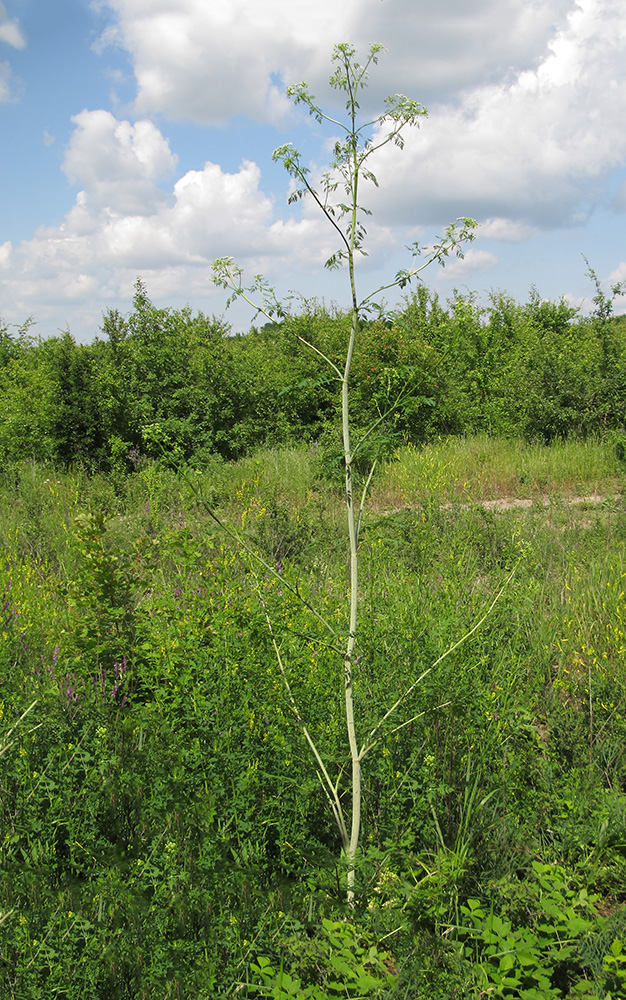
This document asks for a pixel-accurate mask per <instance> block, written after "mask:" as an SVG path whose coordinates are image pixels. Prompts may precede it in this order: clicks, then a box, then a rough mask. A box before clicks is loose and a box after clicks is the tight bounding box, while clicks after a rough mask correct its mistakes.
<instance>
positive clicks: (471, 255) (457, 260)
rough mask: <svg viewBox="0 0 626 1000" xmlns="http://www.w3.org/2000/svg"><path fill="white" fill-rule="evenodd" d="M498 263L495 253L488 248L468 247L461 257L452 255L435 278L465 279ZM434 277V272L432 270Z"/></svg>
mask: <svg viewBox="0 0 626 1000" xmlns="http://www.w3.org/2000/svg"><path fill="white" fill-rule="evenodd" d="M497 263H498V258H497V257H496V255H495V254H493V253H490V252H489V251H488V250H479V249H478V248H477V247H470V249H469V250H467V251H466V253H465V256H463V257H452V258H450V259H449V260H448V261H447V262H446V266H445V268H442V269H441V270H440V271H439V273H438V274H437V278H438V279H439V280H440V281H441V280H447V281H465V280H467V279H468V278H469V277H470V276H471V275H476V274H485V272H487V271H490V270H491V268H492V267H495V265H496V264H497ZM433 277H434V272H433Z"/></svg>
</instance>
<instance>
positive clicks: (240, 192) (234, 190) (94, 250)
mask: <svg viewBox="0 0 626 1000" xmlns="http://www.w3.org/2000/svg"><path fill="white" fill-rule="evenodd" d="M73 120H74V124H75V130H74V134H73V136H72V139H71V141H70V143H69V146H68V149H67V153H66V157H65V161H64V164H63V169H64V171H65V173H66V174H67V176H68V177H69V178H70V179H71V180H72V181H73V182H74V183H76V184H79V185H80V186H81V190H80V191H79V192H78V194H77V195H76V200H75V203H74V205H73V207H72V208H71V209H70V211H69V212H68V213H67V215H66V217H65V219H64V221H63V222H62V224H61V225H59V226H41V227H39V229H37V231H36V232H35V234H34V236H33V237H32V239H29V240H24V241H22V242H21V243H20V244H19V245H17V246H15V247H12V246H11V244H10V243H6V244H4V246H3V247H0V267H3V283H4V287H5V290H6V291H7V293H8V294H7V296H6V297H7V299H10V301H11V303H12V307H11V315H13V314H17V315H19V314H20V313H24V312H31V311H32V303H33V302H36V303H42V304H44V305H43V311H44V313H45V312H46V311H47V310H49V309H50V308H51V307H54V305H55V304H59V303H72V302H76V301H87V300H88V298H89V297H90V296H91V297H92V298H96V296H97V297H98V299H99V303H100V306H101V305H102V304H103V303H106V301H107V299H111V298H118V297H121V296H124V295H128V294H129V290H130V289H132V282H133V281H134V279H135V277H136V275H137V274H138V273H142V274H147V273H149V274H150V275H151V276H152V278H153V279H154V280H155V283H158V286H159V292H160V294H165V293H166V292H167V290H168V289H170V290H172V289H175V290H176V292H177V293H178V295H180V293H181V289H185V290H186V293H187V294H191V293H192V292H193V291H194V290H196V291H198V289H200V288H201V289H202V291H203V293H204V295H206V293H207V289H209V290H212V285H211V281H210V264H211V262H212V260H213V259H214V258H215V257H217V256H233V257H236V258H237V260H238V261H239V262H241V263H243V264H244V265H246V266H247V267H248V269H249V271H250V272H251V273H255V272H256V271H260V270H265V269H266V268H267V267H270V268H271V267H272V266H275V267H277V268H278V269H279V270H280V271H281V272H282V273H284V274H286V273H288V272H289V270H290V268H291V267H293V266H296V265H297V264H298V262H300V263H302V262H305V263H308V264H310V263H311V261H312V260H316V261H317V262H318V263H319V262H323V259H325V257H324V256H323V255H324V254H325V255H326V256H328V255H329V254H330V252H331V251H332V250H333V249H335V247H334V245H331V246H330V247H329V246H328V245H327V241H328V234H327V232H326V229H325V227H324V224H323V220H321V219H318V218H316V217H315V215H314V213H312V212H309V211H308V210H305V211H304V213H303V214H302V217H301V218H300V219H299V220H294V219H291V220H289V221H287V222H284V221H283V220H282V219H280V218H278V217H277V213H276V211H275V206H274V203H273V201H272V199H271V198H270V197H268V196H267V195H266V194H264V193H263V191H262V190H261V172H260V169H259V167H258V166H257V165H256V163H253V162H251V161H247V160H246V161H244V162H243V163H242V164H241V166H240V167H239V169H238V170H237V171H236V172H232V173H229V172H226V171H224V170H222V168H221V167H220V166H219V165H218V164H215V163H211V162H207V163H205V164H204V166H203V168H202V169H201V170H190V171H187V172H186V173H185V174H184V175H183V176H182V177H180V178H179V179H178V180H176V181H175V183H174V184H173V185H172V186H171V187H170V188H169V190H163V189H162V188H161V187H159V186H158V182H159V180H160V179H161V178H162V177H163V175H164V174H165V175H167V174H171V172H172V170H173V169H174V168H175V165H176V160H175V157H174V156H173V155H172V153H171V151H170V148H169V144H168V142H167V140H166V139H165V137H164V136H163V135H162V133H161V132H160V130H159V129H157V128H156V126H155V125H153V124H152V123H150V122H147V121H139V122H136V123H134V124H133V123H131V122H129V121H119V120H117V119H116V118H114V116H113V115H111V114H110V113H109V112H106V111H102V110H99V111H82V112H80V114H78V115H76V116H75V118H74V119H73ZM92 311H93V310H92ZM93 321H94V325H95V324H97V315H96V316H95V317H94V320H93Z"/></svg>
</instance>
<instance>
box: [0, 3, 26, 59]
mask: <svg viewBox="0 0 626 1000" xmlns="http://www.w3.org/2000/svg"><path fill="white" fill-rule="evenodd" d="M0 42H6V44H7V45H11V46H12V47H13V48H14V49H23V48H25V47H26V39H25V38H24V35H23V34H22V30H21V28H20V24H19V21H18V20H17V18H16V17H12V18H10V17H9V15H8V14H7V11H6V7H5V6H4V4H3V3H0Z"/></svg>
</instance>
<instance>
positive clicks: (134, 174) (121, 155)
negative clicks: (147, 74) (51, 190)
mask: <svg viewBox="0 0 626 1000" xmlns="http://www.w3.org/2000/svg"><path fill="white" fill-rule="evenodd" d="M72 121H73V122H74V124H75V125H76V129H75V131H74V133H73V135H72V138H71V141H70V144H69V147H68V149H67V152H66V155H65V159H64V161H63V170H64V172H65V174H66V175H67V177H68V178H69V180H70V181H72V182H73V183H80V184H82V185H83V186H84V195H83V197H82V199H81V200H80V203H79V204H78V205H77V207H78V208H79V209H81V211H79V212H78V213H77V214H78V215H80V216H84V215H85V212H84V211H83V210H84V209H85V207H86V206H88V209H89V212H90V213H92V217H93V212H94V209H96V208H101V209H103V210H105V211H106V212H109V213H110V212H120V213H124V214H149V213H150V212H151V211H152V210H153V209H154V206H155V205H156V204H158V203H160V202H162V201H163V200H164V199H165V195H164V194H163V192H161V191H160V190H159V188H158V187H157V185H156V182H157V181H158V180H159V179H160V178H162V177H167V176H170V175H171V174H172V172H173V171H174V169H175V167H176V163H177V158H176V156H174V154H173V153H172V152H171V150H170V147H169V143H168V141H167V139H165V138H164V137H163V135H162V134H161V132H160V131H159V129H158V128H157V127H156V125H154V124H153V123H152V122H150V121H145V120H144V121H138V122H136V123H135V124H134V125H131V124H130V122H128V121H119V120H118V119H117V118H115V117H114V116H113V115H112V114H111V113H110V112H108V111H86V110H83V111H81V112H80V114H78V115H74V117H73V118H72Z"/></svg>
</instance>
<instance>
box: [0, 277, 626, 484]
mask: <svg viewBox="0 0 626 1000" xmlns="http://www.w3.org/2000/svg"><path fill="white" fill-rule="evenodd" d="M610 305H611V302H610V301H609V300H607V299H606V298H605V297H601V299H600V301H599V302H596V308H595V311H594V314H593V315H592V316H591V317H588V318H585V317H582V316H581V315H580V314H579V312H578V311H577V310H576V309H574V308H573V307H571V306H570V305H568V304H567V303H566V302H565V301H564V300H560V301H558V302H553V301H545V300H542V299H541V298H540V296H539V295H538V294H537V292H536V291H535V290H532V291H531V293H530V296H529V298H528V301H527V302H526V303H525V304H519V303H517V302H515V301H514V300H513V299H512V298H511V297H509V296H508V295H506V294H502V293H493V294H492V295H491V296H490V299H489V302H488V304H487V305H481V304H479V303H478V302H477V300H476V298H475V297H474V296H472V295H471V294H469V295H468V294H461V293H459V292H455V293H454V295H453V296H452V297H451V299H449V300H448V301H447V302H446V303H445V304H443V303H442V302H441V301H440V299H439V298H438V296H437V295H436V294H435V293H434V292H433V291H431V290H429V289H428V288H427V287H426V286H425V285H420V286H419V287H418V289H417V290H416V291H415V292H414V293H413V294H412V295H410V296H407V298H406V299H405V301H404V303H403V305H402V306H401V307H400V308H399V309H397V310H396V311H394V312H393V313H390V314H387V315H384V314H381V316H380V317H379V318H376V319H372V320H371V321H369V322H368V323H366V324H365V326H364V329H363V331H362V333H361V336H360V340H359V343H358V344H357V348H356V352H355V357H354V367H353V372H352V383H351V411H352V420H353V422H354V426H355V427H356V428H357V429H358V428H359V427H360V428H366V427H369V426H370V425H371V423H372V422H373V421H378V422H379V423H378V430H379V433H378V434H377V435H375V436H374V437H373V439H372V443H371V449H377V450H378V451H380V449H381V448H382V449H383V450H385V449H387V450H389V449H392V448H393V447H395V446H396V445H397V444H399V443H401V442H412V443H420V442H423V441H428V440H431V439H433V438H434V437H437V436H438V435H447V434H473V433H477V432H487V433H490V434H493V435H498V436H505V437H508V436H520V437H523V438H525V439H528V440H533V439H535V440H540V441H545V442H546V443H547V442H549V441H551V440H553V439H555V438H567V437H569V436H572V435H575V436H579V437H584V436H588V435H601V434H605V433H606V432H607V431H617V430H620V429H622V428H623V425H624V414H625V412H626V317H624V316H620V317H616V316H613V315H612V314H611V308H610ZM348 335H349V316H348V315H347V314H345V313H342V312H340V311H337V310H330V309H327V308H325V307H324V306H322V305H320V304H318V303H306V304H305V307H304V308H303V309H302V310H301V311H300V312H297V313H296V312H293V313H291V314H289V315H287V316H286V318H285V319H284V320H283V321H282V322H281V323H280V324H278V325H271V324H268V325H266V326H264V327H261V328H257V327H252V329H251V330H250V331H249V332H248V333H247V334H241V335H231V331H230V328H229V326H228V325H227V323H226V322H225V321H224V320H223V319H221V318H216V317H214V316H211V317H208V316H206V315H204V314H203V313H195V314H194V313H192V311H191V309H190V308H189V307H185V308H183V309H179V310H176V309H171V308H164V309H159V308H157V307H155V306H154V305H153V304H152V302H151V301H150V299H149V297H148V294H147V289H146V286H145V284H144V283H143V281H142V280H141V279H138V281H137V284H136V288H135V295H134V299H133V308H132V311H131V312H130V313H129V314H128V315H127V316H123V315H121V314H120V313H119V312H118V311H116V310H109V311H108V312H107V313H106V314H105V315H104V317H103V322H102V326H101V330H100V331H99V333H98V335H97V336H96V338H95V339H94V341H93V342H92V343H90V344H78V343H76V341H75V339H74V338H73V336H72V335H71V333H69V332H65V333H63V334H61V335H59V336H56V337H51V338H48V339H39V338H36V337H34V336H33V335H32V333H31V330H30V327H29V324H24V326H23V327H22V328H20V329H18V330H17V331H11V330H10V329H9V328H8V327H7V326H6V325H0V460H2V462H3V463H4V465H5V466H6V465H7V464H10V463H12V462H15V461H23V460H25V459H31V460H34V461H38V462H52V463H54V464H58V465H61V466H68V465H71V464H74V463H80V464H83V465H84V466H86V467H88V468H89V469H91V470H93V471H111V470H112V469H118V470H120V471H121V470H125V471H127V472H130V471H132V470H133V468H136V467H137V466H138V465H139V464H141V462H143V461H145V460H147V459H150V458H155V457H161V456H163V454H168V455H170V456H172V457H173V459H175V460H176V461H177V462H180V461H183V462H192V463H202V462H203V460H206V459H207V458H208V457H209V456H215V455H218V456H221V457H222V458H223V459H225V460H237V459H238V458H240V457H242V456H243V455H245V454H248V453H250V452H251V451H252V450H254V449H255V448H257V447H261V446H280V445H284V444H287V443H289V442H293V441H298V442H302V441H308V442H314V441H318V442H321V443H322V444H323V446H324V447H325V449H326V453H327V459H328V461H329V463H330V465H331V466H332V463H333V448H334V447H335V445H334V442H335V441H336V430H337V426H338V414H337V412H336V410H337V393H336V387H335V386H334V385H333V384H332V383H331V380H330V379H329V377H328V372H327V368H325V366H324V363H323V362H322V361H321V360H320V357H319V355H317V354H315V353H314V352H312V351H311V350H310V349H309V348H307V347H306V346H304V345H303V344H302V342H301V340H300V339H299V338H304V339H305V340H307V341H308V342H309V343H310V344H313V346H314V347H316V348H317V349H318V350H319V351H320V352H322V353H323V354H325V355H326V356H327V357H329V358H331V359H339V358H340V357H342V355H343V352H344V350H345V343H346V340H347V338H348ZM366 451H367V449H366V448H364V449H363V453H364V461H367V460H369V459H370V458H371V455H367V454H365V452H366ZM334 457H335V458H336V459H337V461H340V456H339V455H338V454H337V455H336V456H334Z"/></svg>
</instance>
